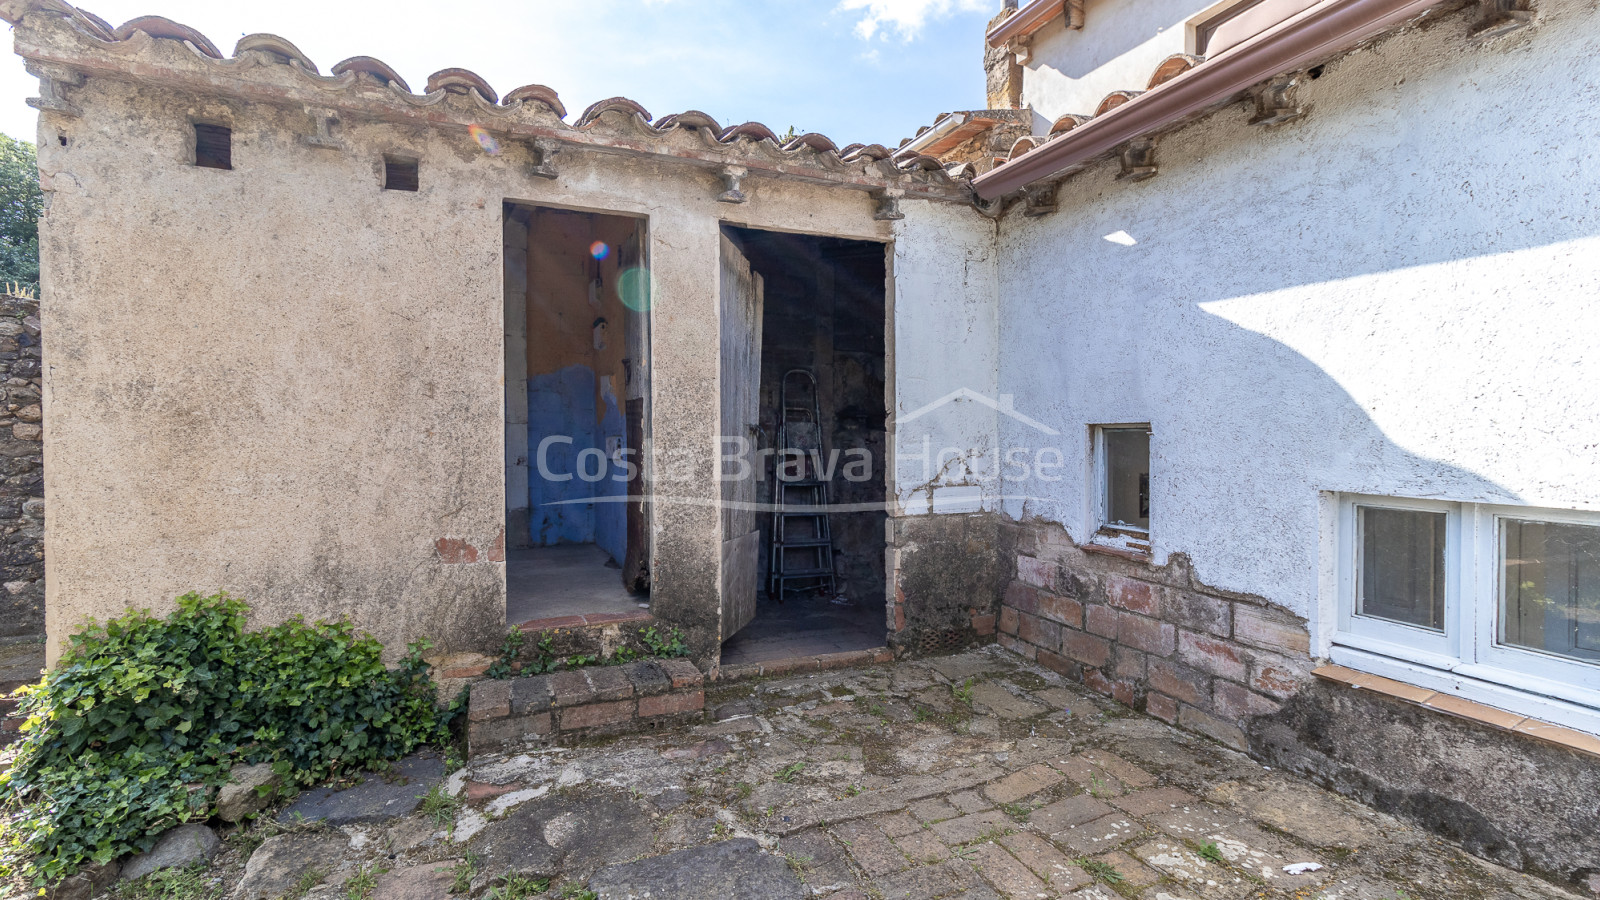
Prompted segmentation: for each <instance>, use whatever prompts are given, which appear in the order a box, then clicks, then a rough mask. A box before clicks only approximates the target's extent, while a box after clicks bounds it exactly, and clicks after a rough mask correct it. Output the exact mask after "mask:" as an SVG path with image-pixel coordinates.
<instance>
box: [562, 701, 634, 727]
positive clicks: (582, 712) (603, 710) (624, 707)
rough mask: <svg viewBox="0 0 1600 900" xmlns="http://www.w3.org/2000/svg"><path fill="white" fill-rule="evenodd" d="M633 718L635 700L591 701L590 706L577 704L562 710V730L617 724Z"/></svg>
mask: <svg viewBox="0 0 1600 900" xmlns="http://www.w3.org/2000/svg"><path fill="white" fill-rule="evenodd" d="M631 718H633V701H632V700H618V701H615V702H613V703H591V704H589V705H588V706H575V707H572V708H571V709H563V710H562V711H561V730H562V731H572V730H575V729H578V728H595V727H598V726H601V725H615V724H617V723H618V722H626V721H628V720H629V719H631Z"/></svg>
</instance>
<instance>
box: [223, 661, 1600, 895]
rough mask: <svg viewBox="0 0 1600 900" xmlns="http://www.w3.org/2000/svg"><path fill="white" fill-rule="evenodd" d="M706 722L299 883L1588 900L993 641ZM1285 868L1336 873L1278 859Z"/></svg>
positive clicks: (581, 758) (528, 782)
mask: <svg viewBox="0 0 1600 900" xmlns="http://www.w3.org/2000/svg"><path fill="white" fill-rule="evenodd" d="M707 711H708V712H707V716H706V719H705V721H704V722H703V723H701V724H698V725H694V726H689V727H682V728H677V729H673V730H668V731H661V732H657V733H654V734H650V735H643V736H634V737H627V738H620V739H615V740H610V741H606V742H601V743H595V744H593V745H590V746H584V747H578V748H573V749H558V750H549V751H544V752H539V753H530V754H517V755H507V756H500V757H486V758H483V759H479V760H475V761H474V762H473V763H472V764H471V765H470V766H469V767H468V768H466V769H463V770H461V771H458V772H456V773H455V774H454V775H451V776H450V777H449V778H448V779H447V780H446V781H445V786H446V788H447V790H448V791H449V792H451V793H453V794H454V795H456V796H457V797H459V798H460V799H461V801H462V805H461V807H460V808H459V809H458V810H456V811H455V813H454V821H453V824H450V825H448V826H447V827H445V826H443V825H441V824H439V823H443V822H449V821H450V819H451V815H450V813H449V812H448V811H446V812H445V814H444V815H443V816H442V817H441V818H440V819H439V822H438V823H436V822H434V821H431V820H429V819H427V818H424V817H423V816H422V815H421V814H420V812H414V813H411V814H410V815H407V816H404V817H400V818H397V819H393V820H388V821H367V822H362V823H359V824H349V825H344V826H342V827H341V828H339V829H333V830H331V831H329V832H327V837H326V840H332V842H333V843H332V844H330V845H327V846H324V847H323V848H322V849H321V850H318V851H317V852H318V853H322V854H323V857H320V859H322V862H319V863H317V865H319V866H326V868H327V871H328V873H329V874H328V875H327V877H326V878H325V879H324V880H323V882H322V884H321V885H319V886H317V887H316V888H314V889H313V890H312V891H311V892H310V894H309V896H310V897H312V898H318V897H325V898H334V897H344V896H345V895H346V891H347V888H346V885H347V883H352V882H351V879H352V878H353V877H354V876H355V875H356V874H357V873H358V872H359V871H360V870H361V867H363V866H366V867H368V868H369V870H375V869H383V870H385V871H384V873H383V874H382V875H381V878H380V883H379V885H378V890H377V892H376V894H375V895H374V896H377V897H384V898H402V900H403V898H409V897H443V896H446V894H445V893H443V892H444V891H446V890H447V886H449V885H451V884H459V886H463V887H468V888H469V892H470V893H471V894H472V895H473V896H475V897H484V896H491V895H492V893H491V892H493V891H495V890H496V888H497V886H498V885H501V884H503V883H504V881H505V880H506V879H507V878H508V877H510V876H512V875H516V874H519V873H520V874H522V875H525V876H528V877H531V878H535V879H538V880H542V879H550V890H551V895H552V896H558V895H563V894H561V893H560V892H561V891H562V890H564V889H569V888H570V889H573V890H576V889H577V886H579V885H586V886H588V887H589V888H591V889H593V890H595V891H596V892H597V894H598V896H599V897H600V898H602V900H609V898H623V897H644V896H650V897H652V898H654V900H672V898H707V900H713V898H715V900H722V898H727V897H740V898H744V897H753V898H766V897H772V898H789V897H795V898H800V897H812V896H828V897H832V898H834V900H862V898H914V900H933V898H942V897H960V898H969V900H977V898H996V897H1007V898H1030V900H1033V898H1056V897H1073V898H1092V900H1116V898H1118V897H1124V898H1138V900H1244V898H1256V897H1263V898H1324V900H1423V898H1429V900H1472V898H1512V897H1516V898H1527V900H1551V898H1574V897H1578V896H1580V895H1578V894H1574V893H1569V892H1567V891H1566V890H1563V889H1561V888H1557V887H1554V886H1552V885H1550V884H1548V883H1546V882H1543V881H1540V880H1537V879H1535V878H1532V877H1529V876H1526V875H1523V874H1519V873H1515V872H1510V871H1507V870H1505V869H1501V868H1498V867H1495V866H1493V865H1490V864H1488V863H1485V862H1482V861H1479V860H1477V859H1475V858H1473V857H1471V856H1469V855H1467V854H1466V853H1464V852H1463V851H1461V850H1460V849H1459V848H1457V847H1456V846H1454V845H1452V844H1450V843H1448V842H1445V841H1443V840H1440V839H1438V838H1435V837H1433V836H1431V835H1429V834H1427V833H1424V832H1422V831H1419V830H1417V829H1416V828H1413V827H1410V826H1407V825H1405V824H1403V823H1401V822H1399V821H1397V820H1395V819H1393V818H1390V817H1388V816H1384V815H1380V814H1377V813H1374V812H1372V811H1371V810H1368V809H1366V808H1364V807H1362V806H1359V805H1357V804H1354V803H1351V802H1349V801H1347V800H1344V799H1343V798H1340V797H1337V796H1335V795H1333V794H1330V793H1327V792H1325V791H1322V790H1320V789H1318V788H1316V787H1314V786H1312V785H1310V784H1308V783H1307V782H1305V781H1303V780H1300V779H1298V778H1294V777H1290V776H1287V775H1285V774H1283V773H1280V772H1275V771H1271V770H1267V769H1264V768H1263V767H1262V766H1260V765H1259V764H1257V763H1255V762H1252V761H1251V760H1249V759H1247V758H1246V757H1244V756H1241V755H1239V754H1238V753H1235V752H1233V751H1231V750H1228V749H1226V748H1224V747H1222V746H1221V745H1218V744H1215V743H1211V742H1210V741H1208V740H1206V739H1202V738H1196V737H1193V736H1191V735H1187V734H1184V733H1181V732H1178V731H1176V730H1174V729H1172V728H1171V727H1169V726H1167V725H1166V724H1164V723H1162V722H1160V721H1157V720H1155V719H1152V718H1149V717H1146V716H1142V715H1137V714H1134V713H1131V712H1129V711H1128V710H1126V709H1124V708H1122V707H1119V706H1116V705H1115V704H1114V703H1112V702H1111V701H1109V700H1106V699H1103V698H1097V697H1092V696H1090V695H1088V694H1087V693H1085V692H1084V691H1082V690H1081V689H1078V688H1076V687H1073V686H1071V685H1068V684H1066V683H1064V682H1063V681H1062V680H1061V679H1059V678H1058V677H1057V676H1055V675H1054V674H1053V673H1050V672H1049V671H1047V670H1044V669H1042V668H1039V667H1036V666H1034V665H1032V664H1030V663H1027V662H1026V661H1025V660H1022V659H1020V658H1019V657H1017V656H1015V655H1013V654H1010V653H1007V652H1005V651H1003V650H999V649H998V648H990V649H988V650H985V651H979V652H973V653H969V654H964V655H960V656H952V657H944V658H938V659H931V660H922V661H915V662H905V663H897V664H892V665H885V666H881V667H875V668H870V669H861V670H849V671H839V672H825V673H816V674H811V675H796V676H790V677H781V678H773V679H767V680H763V681H747V682H736V683H731V684H729V683H723V684H711V685H708V690H707ZM424 787H425V786H421V785H419V787H418V791H419V792H420V791H421V790H423V789H424ZM273 841H280V842H282V841H285V839H284V838H271V839H269V841H268V843H267V844H265V845H263V847H271V846H273V843H272V842H273ZM239 844H243V845H246V846H248V844H249V842H237V843H236V844H235V846H237V845H239ZM346 844H348V849H343V850H339V849H338V848H340V847H344V846H345V845H346ZM308 846H310V845H308ZM330 846H331V847H332V848H333V850H334V851H337V853H335V855H339V856H341V858H340V859H338V860H337V861H336V862H334V861H329V859H328V858H327V854H328V853H329V852H332V851H330V850H329V849H328V847H330ZM241 853H242V851H241V850H239V849H230V850H228V851H227V853H225V854H224V856H223V857H221V858H219V859H218V861H217V862H216V864H215V868H214V870H213V871H214V872H215V873H216V877H215V878H214V880H213V884H214V886H215V888H216V890H217V896H229V895H232V894H234V893H235V889H234V885H235V884H236V883H237V881H238V878H239V876H240V873H241V872H242V871H243V870H244V867H245V861H244V859H243V858H242V856H241ZM256 853H257V854H258V855H259V854H261V853H262V851H260V850H257V851H256ZM1296 863H1318V864H1320V865H1321V866H1322V868H1321V869H1320V870H1318V871H1314V872H1310V873H1307V874H1302V875H1290V874H1287V873H1286V872H1285V869H1284V867H1285V866H1292V865H1293V864H1296ZM307 865H309V863H308V864H307ZM456 874H460V875H462V878H460V879H457V878H455V877H454V875H456ZM535 883H538V882H537V881H536V882H535ZM524 886H526V883H524ZM494 896H499V895H494ZM511 896H526V895H524V894H511ZM534 896H542V895H537V894H536V895H534Z"/></svg>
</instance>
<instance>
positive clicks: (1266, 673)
mask: <svg viewBox="0 0 1600 900" xmlns="http://www.w3.org/2000/svg"><path fill="white" fill-rule="evenodd" d="M1304 684H1305V675H1304V673H1303V671H1302V670H1301V668H1300V667H1297V666H1292V665H1289V664H1288V663H1287V662H1286V661H1275V660H1274V661H1264V660H1260V659H1257V660H1255V661H1254V662H1253V663H1252V664H1251V666H1250V686H1251V687H1253V688H1255V689H1256V690H1258V691H1260V692H1262V693H1263V694H1271V695H1272V696H1274V697H1277V698H1278V699H1280V700H1287V699H1289V698H1290V697H1292V696H1294V695H1295V694H1297V693H1299V691H1300V688H1301V687H1302V686H1303V685H1304Z"/></svg>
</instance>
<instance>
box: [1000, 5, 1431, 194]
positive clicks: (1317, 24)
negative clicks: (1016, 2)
mask: <svg viewBox="0 0 1600 900" xmlns="http://www.w3.org/2000/svg"><path fill="white" fill-rule="evenodd" d="M1444 2H1445V0H1322V2H1320V3H1318V4H1316V5H1315V6H1312V7H1311V8H1310V9H1307V10H1305V11H1304V12H1301V13H1300V14H1298V15H1296V16H1293V17H1292V18H1289V19H1287V20H1285V21H1283V22H1280V23H1279V24H1277V25H1275V26H1273V27H1272V28H1269V29H1267V30H1266V31H1264V32H1262V33H1261V34H1258V35H1256V36H1255V37H1253V38H1250V39H1249V40H1246V41H1243V42H1241V43H1239V44H1237V45H1235V46H1233V47H1231V48H1229V49H1228V50H1226V51H1224V52H1223V53H1221V54H1218V55H1217V56H1216V57H1214V58H1211V59H1207V60H1205V61H1204V62H1202V63H1200V64H1198V65H1196V66H1194V67H1193V68H1191V69H1189V70H1188V71H1186V72H1183V73H1182V74H1179V75H1177V76H1176V77H1174V78H1172V79H1171V80H1169V81H1166V82H1164V83H1162V84H1159V85H1156V86H1155V87H1152V88H1151V89H1150V90H1147V91H1145V92H1143V93H1141V94H1139V95H1138V96H1135V97H1133V98H1132V99H1129V100H1127V101H1126V102H1123V103H1122V104H1121V105H1119V106H1116V107H1115V108H1113V109H1109V110H1107V111H1105V112H1102V113H1100V114H1099V115H1096V116H1094V117H1093V118H1092V119H1090V120H1088V121H1087V122H1084V123H1083V124H1081V125H1078V126H1077V127H1075V128H1072V129H1071V130H1069V131H1066V132H1065V133H1063V134H1061V135H1060V136H1059V137H1057V138H1055V139H1054V140H1051V141H1049V142H1048V143H1045V144H1043V145H1041V146H1039V147H1038V148H1036V149H1034V150H1032V151H1030V152H1028V153H1025V154H1023V155H1021V156H1019V157H1017V158H1015V159H1012V160H1010V161H1009V162H1007V163H1006V164H1004V165H1001V166H997V167H995V169H993V170H992V171H990V172H988V173H987V174H984V175H980V176H978V177H977V178H975V179H973V187H974V188H975V189H976V191H977V193H978V196H979V198H980V199H982V200H994V199H996V198H999V197H1003V196H1005V195H1007V194H1010V193H1013V192H1015V191H1018V190H1021V189H1022V188H1024V187H1026V186H1028V185H1030V184H1033V183H1034V182H1037V181H1042V180H1044V179H1047V178H1052V177H1055V176H1058V175H1062V174H1064V173H1067V172H1069V171H1072V170H1075V169H1077V168H1081V167H1082V166H1083V165H1085V164H1087V163H1088V162H1090V161H1091V160H1093V159H1095V158H1096V157H1098V156H1100V155H1101V154H1104V153H1107V152H1109V151H1111V150H1113V149H1115V148H1116V147H1118V146H1121V145H1122V144H1125V143H1127V142H1128V141H1130V140H1134V139H1136V138H1140V137H1146V136H1149V135H1152V134H1154V133H1156V132H1159V131H1162V130H1164V129H1167V128H1169V127H1171V126H1173V125H1176V124H1178V123H1180V122H1183V121H1185V120H1187V119H1188V118H1190V117H1193V116H1195V115H1197V114H1199V113H1203V112H1205V111H1206V110H1208V109H1210V108H1212V107H1214V106H1216V105H1218V104H1220V103H1223V102H1226V101H1228V100H1230V99H1232V98H1233V97H1236V96H1238V94H1239V93H1240V92H1241V91H1244V90H1245V89H1247V88H1249V87H1251V86H1253V85H1256V84H1260V83H1261V82H1263V81H1266V80H1268V79H1270V78H1273V77H1274V76H1277V75H1281V74H1283V73H1286V72H1292V71H1295V70H1297V69H1300V68H1302V67H1304V66H1307V65H1311V64H1315V63H1316V62H1317V61H1319V60H1323V59H1327V58H1328V57H1331V56H1334V55H1336V54H1338V53H1341V52H1344V51H1346V50H1349V49H1350V48H1352V47H1354V46H1356V45H1357V44H1359V43H1361V42H1362V41H1363V40H1366V39H1367V38H1370V37H1374V36H1376V35H1378V34H1381V33H1382V32H1384V31H1386V30H1387V29H1389V28H1392V27H1394V26H1396V25H1398V24H1400V23H1402V22H1405V21H1407V20H1408V19H1412V18H1415V17H1416V16H1419V15H1422V14H1424V13H1426V12H1428V11H1429V10H1430V9H1431V8H1432V7H1434V6H1438V5H1441V4H1442V3H1444ZM1030 8H1031V7H1030ZM1019 16H1020V14H1019ZM1016 18H1018V16H1013V17H1012V19H1011V20H1007V21H1012V20H1015V19H1016Z"/></svg>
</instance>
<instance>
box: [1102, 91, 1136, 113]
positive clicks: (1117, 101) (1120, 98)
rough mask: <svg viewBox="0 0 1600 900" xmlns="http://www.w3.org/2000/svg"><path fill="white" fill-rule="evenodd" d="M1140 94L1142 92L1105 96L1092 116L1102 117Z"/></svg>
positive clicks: (1112, 93)
mask: <svg viewBox="0 0 1600 900" xmlns="http://www.w3.org/2000/svg"><path fill="white" fill-rule="evenodd" d="M1142 93H1144V91H1112V92H1111V93H1109V94H1107V95H1106V98H1105V99H1104V100H1101V101H1100V106H1099V107H1097V108H1096V109H1095V111H1094V114H1095V115H1097V116H1103V115H1105V114H1106V113H1108V112H1111V111H1112V110H1113V109H1116V108H1117V107H1119V106H1121V105H1122V104H1124V103H1127V102H1128V101H1129V100H1132V99H1133V98H1135V97H1137V96H1139V95H1140V94H1142Z"/></svg>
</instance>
